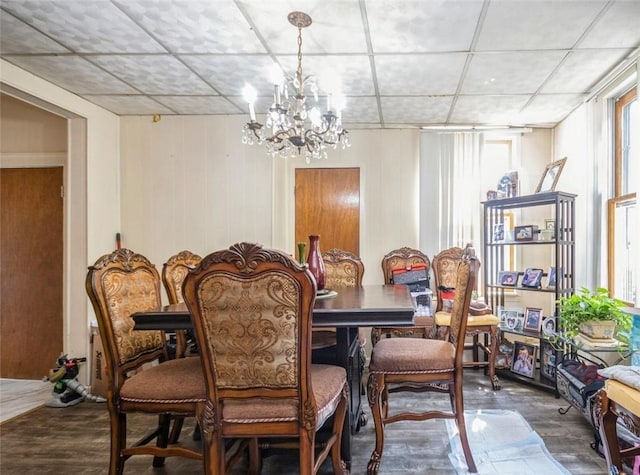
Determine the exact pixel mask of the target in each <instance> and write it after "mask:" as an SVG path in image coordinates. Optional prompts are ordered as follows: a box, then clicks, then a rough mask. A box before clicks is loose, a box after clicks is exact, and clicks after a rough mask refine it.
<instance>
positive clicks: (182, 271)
mask: <svg viewBox="0 0 640 475" xmlns="http://www.w3.org/2000/svg"><path fill="white" fill-rule="evenodd" d="M201 260H202V257H200V256H199V255H197V254H194V253H193V252H191V251H181V252H179V253H178V254H176V255H174V256H171V257H170V258H169V260H167V262H165V263H164V264H163V266H162V283H163V284H164V288H165V290H166V292H167V297H168V298H169V303H170V304H175V303H180V302H183V301H184V299H183V298H182V282H183V281H184V278H185V277H186V276H187V274H188V273H189V270H191V269H193V268H195V267H196V266H197V265H198V264H200V261H201Z"/></svg>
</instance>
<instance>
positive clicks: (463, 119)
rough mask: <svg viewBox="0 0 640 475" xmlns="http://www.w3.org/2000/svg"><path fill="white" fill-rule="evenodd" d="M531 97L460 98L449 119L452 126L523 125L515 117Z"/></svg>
mask: <svg viewBox="0 0 640 475" xmlns="http://www.w3.org/2000/svg"><path fill="white" fill-rule="evenodd" d="M530 97H531V96H528V95H522V96H514V95H504V96H460V97H459V98H458V100H457V101H456V103H455V105H454V106H453V112H452V114H451V117H450V119H449V122H450V123H452V124H460V125H462V124H478V123H483V124H487V125H521V124H520V123H519V122H517V121H514V115H517V114H518V113H519V112H520V109H521V108H522V107H523V106H524V105H525V104H526V103H527V101H528V100H529V99H530Z"/></svg>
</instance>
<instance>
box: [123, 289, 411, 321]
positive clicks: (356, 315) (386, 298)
mask: <svg viewBox="0 0 640 475" xmlns="http://www.w3.org/2000/svg"><path fill="white" fill-rule="evenodd" d="M414 313H415V309H414V307H413V300H412V299H411V294H410V292H409V288H408V287H407V286H405V285H363V286H362V287H346V288H343V289H338V290H336V295H335V296H328V297H324V298H318V299H316V303H315V306H314V308H313V326H314V327H338V328H340V327H374V326H403V325H412V324H413V315H414ZM132 317H133V320H134V321H135V329H136V330H167V331H171V330H185V329H190V328H192V327H193V326H192V323H191V316H190V314H189V310H188V309H187V306H186V305H185V304H176V305H167V306H165V307H163V308H162V309H160V310H157V311H147V312H137V313H134V314H133V315H132Z"/></svg>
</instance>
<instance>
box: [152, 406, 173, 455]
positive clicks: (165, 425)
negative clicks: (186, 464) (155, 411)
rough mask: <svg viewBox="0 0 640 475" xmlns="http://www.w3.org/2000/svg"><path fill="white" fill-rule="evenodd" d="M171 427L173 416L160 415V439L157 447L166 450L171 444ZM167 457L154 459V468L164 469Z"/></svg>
mask: <svg viewBox="0 0 640 475" xmlns="http://www.w3.org/2000/svg"><path fill="white" fill-rule="evenodd" d="M170 427H171V416H170V415H169V414H160V415H159V416H158V439H157V441H156V446H157V447H160V448H163V449H164V448H166V447H167V444H168V443H169V428H170ZM164 459H165V457H159V456H155V457H153V466H154V467H162V466H163V465H164Z"/></svg>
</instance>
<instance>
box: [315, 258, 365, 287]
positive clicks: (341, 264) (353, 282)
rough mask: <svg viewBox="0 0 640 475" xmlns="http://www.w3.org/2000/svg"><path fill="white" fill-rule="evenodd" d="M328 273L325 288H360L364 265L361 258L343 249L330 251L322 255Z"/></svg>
mask: <svg viewBox="0 0 640 475" xmlns="http://www.w3.org/2000/svg"><path fill="white" fill-rule="evenodd" d="M322 260H323V261H324V268H325V272H326V280H325V282H326V283H325V287H326V288H327V289H337V288H340V287H360V286H361V285H362V277H363V276H364V264H363V263H362V260H361V259H360V257H358V256H356V255H355V254H353V253H351V252H348V251H343V250H341V249H335V248H334V249H329V250H328V251H326V252H323V253H322Z"/></svg>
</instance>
